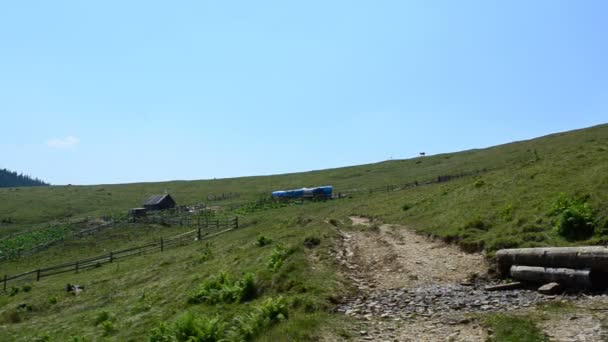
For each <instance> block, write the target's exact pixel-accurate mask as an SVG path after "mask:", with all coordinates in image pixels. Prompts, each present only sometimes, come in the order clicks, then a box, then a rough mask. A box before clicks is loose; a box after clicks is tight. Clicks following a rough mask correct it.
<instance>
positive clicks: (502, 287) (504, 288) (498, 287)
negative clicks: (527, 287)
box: [483, 281, 521, 291]
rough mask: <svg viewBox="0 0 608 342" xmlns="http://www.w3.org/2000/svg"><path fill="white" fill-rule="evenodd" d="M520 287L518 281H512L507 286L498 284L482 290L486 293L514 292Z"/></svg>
mask: <svg viewBox="0 0 608 342" xmlns="http://www.w3.org/2000/svg"><path fill="white" fill-rule="evenodd" d="M520 287H521V283H520V282H518V281H514V282H512V283H508V284H498V285H488V286H486V287H484V288H483V289H484V290H486V291H508V290H515V289H518V288H520Z"/></svg>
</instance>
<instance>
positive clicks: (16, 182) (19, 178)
mask: <svg viewBox="0 0 608 342" xmlns="http://www.w3.org/2000/svg"><path fill="white" fill-rule="evenodd" d="M48 185H50V184H49V183H46V182H44V181H42V180H40V179H38V178H32V177H30V176H28V175H24V174H23V173H17V172H15V171H10V170H8V169H0V188H8V187H18V186H48Z"/></svg>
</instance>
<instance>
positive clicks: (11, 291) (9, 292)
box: [8, 286, 19, 297]
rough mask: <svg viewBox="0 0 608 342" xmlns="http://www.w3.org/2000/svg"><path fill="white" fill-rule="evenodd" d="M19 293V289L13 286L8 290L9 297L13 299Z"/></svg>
mask: <svg viewBox="0 0 608 342" xmlns="http://www.w3.org/2000/svg"><path fill="white" fill-rule="evenodd" d="M17 293H19V288H18V287H13V286H11V288H10V289H9V290H8V295H9V296H11V297H12V296H14V295H16V294H17Z"/></svg>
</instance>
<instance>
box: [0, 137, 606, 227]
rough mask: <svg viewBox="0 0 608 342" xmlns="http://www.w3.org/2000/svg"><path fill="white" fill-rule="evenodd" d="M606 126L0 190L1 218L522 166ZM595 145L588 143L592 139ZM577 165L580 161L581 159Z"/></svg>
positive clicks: (568, 148) (584, 141) (33, 219)
mask: <svg viewBox="0 0 608 342" xmlns="http://www.w3.org/2000/svg"><path fill="white" fill-rule="evenodd" d="M607 132H608V127H607V126H598V127H594V128H591V129H588V130H583V131H574V132H569V133H566V134H565V135H554V136H549V137H545V138H541V139H537V140H531V141H527V142H522V143H512V144H507V145H501V146H497V147H493V148H488V149H481V150H470V151H464V152H458V153H452V154H442V155H436V156H429V157H424V158H415V159H407V160H395V161H386V162H381V163H376V164H368V165H359V166H352V167H344V168H337V169H328V170H321V171H311V172H303V173H293V174H284V175H274V176H258V177H243V178H230V179H217V180H201V181H172V182H161V183H136V184H118V185H96V186H52V187H45V188H17V190H15V189H0V203H2V205H1V206H0V218H4V217H12V218H13V219H15V220H16V221H17V222H18V223H22V224H23V223H28V224H31V223H38V222H47V221H50V220H52V219H61V218H65V217H68V216H85V215H100V214H108V213H111V212H123V213H124V212H125V211H126V209H128V208H131V207H135V206H139V205H141V203H142V201H143V200H144V199H145V198H147V197H148V196H150V195H152V194H158V193H163V192H164V191H165V190H168V191H169V192H170V193H171V194H172V195H173V196H174V198H175V199H176V200H177V202H178V203H186V204H190V203H199V202H205V201H206V197H207V195H208V194H218V193H222V192H237V193H241V194H242V197H241V198H240V199H239V200H246V199H251V198H257V197H259V196H260V195H263V194H268V193H269V192H270V191H272V190H276V189H284V188H292V187H302V186H315V185H324V184H331V185H334V186H335V187H336V189H337V191H348V190H349V189H361V188H372V187H376V186H381V185H386V184H394V183H404V182H409V181H413V180H423V179H427V178H431V177H436V176H438V175H444V174H451V173H456V172H461V171H469V170H474V169H482V168H503V167H509V166H514V165H521V164H522V163H525V162H527V161H530V160H532V159H534V153H533V150H534V149H536V150H537V151H538V154H539V155H540V156H541V158H545V160H549V159H553V158H554V157H556V156H559V155H561V154H562V153H564V152H565V153H568V154H574V155H573V157H575V156H576V155H578V154H579V153H577V152H578V149H579V146H586V147H588V148H589V149H590V150H592V149H595V148H599V147H602V146H603V147H604V148H608V146H606V145H607V144H606V140H605V138H602V136H604V137H605V136H606V133H607ZM592 138H595V139H596V141H595V142H593V143H589V142H588V140H590V139H592ZM577 163H578V161H577Z"/></svg>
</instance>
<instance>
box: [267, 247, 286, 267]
mask: <svg viewBox="0 0 608 342" xmlns="http://www.w3.org/2000/svg"><path fill="white" fill-rule="evenodd" d="M287 255H288V251H287V250H286V249H285V248H284V247H283V246H281V245H276V246H275V247H274V249H273V250H272V254H271V255H270V260H268V268H269V269H270V270H271V271H272V272H276V271H278V269H279V268H281V265H283V262H284V261H285V258H286V257H287Z"/></svg>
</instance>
